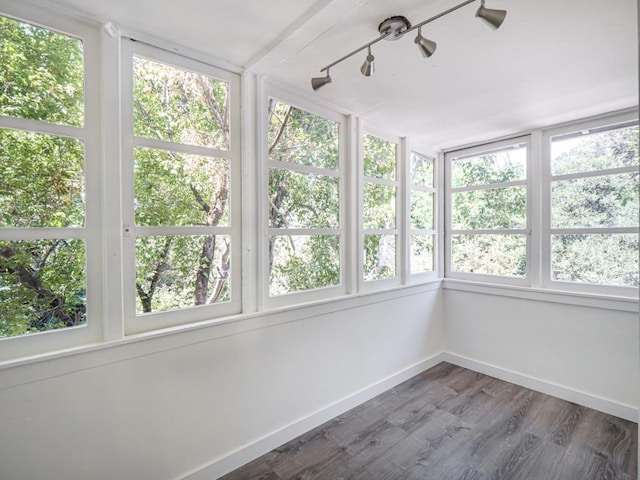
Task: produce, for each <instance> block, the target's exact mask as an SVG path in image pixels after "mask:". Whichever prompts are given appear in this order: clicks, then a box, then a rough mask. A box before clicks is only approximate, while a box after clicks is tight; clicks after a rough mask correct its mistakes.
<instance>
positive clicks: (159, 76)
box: [133, 57, 229, 150]
mask: <svg viewBox="0 0 640 480" xmlns="http://www.w3.org/2000/svg"><path fill="white" fill-rule="evenodd" d="M133 77H134V102H133V114H134V134H135V135H137V136H139V137H147V138H154V139H158V140H165V141H167V142H176V143H183V144H188V145H198V146H201V147H211V148H217V149H219V150H228V149H229V84H228V83H227V82H223V81H221V80H218V79H215V78H211V77H208V76H206V75H202V74H199V73H195V72H190V71H187V70H182V69H179V68H175V67H172V66H170V65H165V64H163V63H159V62H155V61H152V60H147V59H146V58H140V57H133Z"/></svg>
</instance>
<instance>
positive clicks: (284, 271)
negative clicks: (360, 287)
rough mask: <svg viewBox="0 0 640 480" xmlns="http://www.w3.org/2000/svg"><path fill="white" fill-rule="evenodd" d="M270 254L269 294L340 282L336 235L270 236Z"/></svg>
mask: <svg viewBox="0 0 640 480" xmlns="http://www.w3.org/2000/svg"><path fill="white" fill-rule="evenodd" d="M269 256H270V265H271V269H270V276H269V295H271V296H276V295H284V294H287V293H293V292H302V291H305V290H312V289H315V288H323V287H332V286H335V285H339V284H340V237H339V236H338V235H294V236H286V237H285V236H273V237H271V238H270V239H269Z"/></svg>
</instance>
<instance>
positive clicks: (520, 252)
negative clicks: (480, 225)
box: [451, 235, 527, 277]
mask: <svg viewBox="0 0 640 480" xmlns="http://www.w3.org/2000/svg"><path fill="white" fill-rule="evenodd" d="M451 249H452V254H451V270H452V271H455V272H467V273H484V274H487V275H508V276H512V277H524V276H525V275H526V267H527V240H526V237H525V236H524V235H452V236H451Z"/></svg>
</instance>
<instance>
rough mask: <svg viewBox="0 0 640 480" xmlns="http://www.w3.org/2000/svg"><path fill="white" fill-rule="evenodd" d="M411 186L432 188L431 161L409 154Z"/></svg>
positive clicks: (422, 156) (415, 154)
mask: <svg viewBox="0 0 640 480" xmlns="http://www.w3.org/2000/svg"><path fill="white" fill-rule="evenodd" d="M411 184H412V185H420V186H423V187H433V160H431V159H430V158H427V157H425V156H424V155H420V154H419V153H415V152H411Z"/></svg>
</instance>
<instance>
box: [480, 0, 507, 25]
mask: <svg viewBox="0 0 640 480" xmlns="http://www.w3.org/2000/svg"><path fill="white" fill-rule="evenodd" d="M506 16H507V11H506V10H496V9H493V8H486V7H485V6H484V1H483V2H482V3H481V4H480V7H479V8H478V11H477V12H476V17H478V18H481V19H483V20H484V21H485V22H487V25H489V26H490V27H491V28H493V29H494V30H497V29H498V28H499V27H500V25H502V22H504V19H505V17H506Z"/></svg>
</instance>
